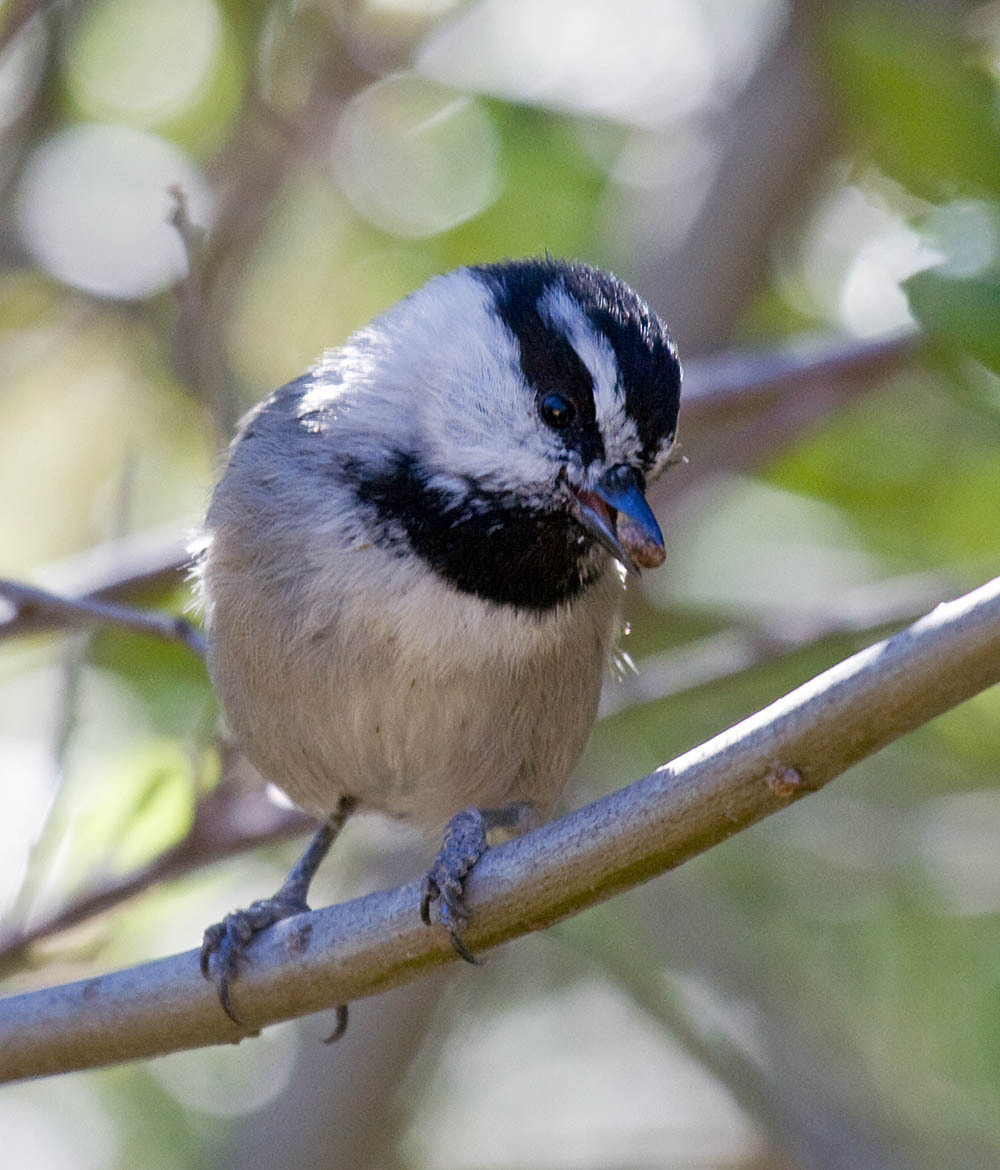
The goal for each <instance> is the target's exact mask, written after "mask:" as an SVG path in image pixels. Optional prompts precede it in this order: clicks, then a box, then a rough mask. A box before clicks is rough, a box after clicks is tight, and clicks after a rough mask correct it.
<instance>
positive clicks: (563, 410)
mask: <svg viewBox="0 0 1000 1170" xmlns="http://www.w3.org/2000/svg"><path fill="white" fill-rule="evenodd" d="M538 413H539V414H540V415H541V418H542V422H543V423H545V425H546V426H550V427H552V429H553V430H556V431H561V430H564V429H565V428H566V427H568V426H569V424H570V423H571V422H572V421H573V419H574V417H575V415H576V407H575V406H574V405H573V403H572V402H570V400H569V399H568V398H565V397H563V395H562V394H559V393H558V392H557V391H555V390H550V391H549V392H548V393H547V394H543V395H542V397H541V398H540V399H539V401H538Z"/></svg>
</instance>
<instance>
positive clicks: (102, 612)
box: [0, 578, 205, 655]
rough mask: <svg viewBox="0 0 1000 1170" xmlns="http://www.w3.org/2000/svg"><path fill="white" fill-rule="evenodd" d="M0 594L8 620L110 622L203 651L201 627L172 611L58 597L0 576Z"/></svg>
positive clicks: (89, 624) (81, 623)
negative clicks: (7, 609) (10, 614)
mask: <svg viewBox="0 0 1000 1170" xmlns="http://www.w3.org/2000/svg"><path fill="white" fill-rule="evenodd" d="M0 598H3V599H4V600H6V601H8V602H9V603H10V604H11V605H12V606H13V607H14V616H13V617H11V618H9V619H8V621H9V622H13V621H16V620H17V619H19V618H20V619H22V620H24V619H29V620H30V619H32V618H33V619H35V620H36V621H37V620H38V619H41V620H42V621H43V622H46V623H49V624H51V625H56V626H83V627H92V626H114V627H117V628H119V629H125V630H130V631H131V632H132V633H134V634H145V635H146V636H147V637H150V638H158V639H159V640H160V641H162V642H180V643H181V645H182V646H186V647H187V648H188V649H189V650H193V651H194V653H195V654H200V655H204V653H205V639H204V637H203V636H202V634H201V631H200V630H198V629H197V628H196V627H195V626H193V625H192V624H191V623H190V622H189V621H188V620H187V618H182V617H175V616H174V615H173V614H168V613H157V612H154V611H152V610H144V609H135V608H133V607H132V606H125V605H116V604H115V603H114V602H112V601H101V600H100V598H95V597H76V598H74V597H60V596H58V595H57V594H55V593H49V592H48V591H47V590H45V589H37V588H35V586H33V585H22V584H21V583H20V582H18V581H7V580H4V579H3V578H0Z"/></svg>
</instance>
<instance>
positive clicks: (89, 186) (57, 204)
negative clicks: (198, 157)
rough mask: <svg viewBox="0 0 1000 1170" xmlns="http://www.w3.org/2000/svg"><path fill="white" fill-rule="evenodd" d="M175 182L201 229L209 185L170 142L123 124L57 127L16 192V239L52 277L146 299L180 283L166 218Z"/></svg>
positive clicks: (179, 250) (181, 260)
mask: <svg viewBox="0 0 1000 1170" xmlns="http://www.w3.org/2000/svg"><path fill="white" fill-rule="evenodd" d="M173 186H179V187H180V188H181V189H182V190H183V192H184V194H185V196H186V198H187V202H188V209H189V214H190V216H191V219H192V220H193V221H194V222H195V223H197V224H200V225H204V226H207V224H208V218H209V214H210V209H211V199H210V195H209V190H208V185H207V183H206V182H205V180H204V178H203V177H202V175H201V173H200V171H199V170H198V168H197V167H196V166H195V164H194V163H193V162H192V161H191V159H190V158H189V157H188V156H187V155H186V154H185V153H184V152H183V151H182V150H181V149H180V148H179V147H177V146H175V145H174V144H173V143H172V142H168V141H167V140H166V139H164V138H160V137H158V136H157V135H155V134H149V133H146V132H145V131H142V130H135V129H132V128H130V127H127V126H114V125H103V124H94V123H87V124H83V125H79V126H73V127H71V128H70V129H68V130H63V131H62V132H61V133H59V134H56V135H55V136H54V137H52V138H50V139H48V140H47V141H46V142H44V143H42V145H41V146H39V147H38V148H37V149H36V150H35V151H34V153H33V154H32V156H31V157H30V158H29V160H28V162H27V165H26V166H25V168H24V172H23V175H22V178H21V183H20V187H19V189H18V193H17V204H16V216H17V224H18V228H19V230H20V233H21V237H22V239H23V241H24V245H25V247H26V248H27V250H28V251H29V252H30V254H31V255H32V257H33V258H34V259H35V260H36V261H37V262H38V264H40V265H41V266H42V267H43V268H45V269H46V270H47V271H49V272H50V273H51V274H52V275H53V276H55V277H57V278H58V279H59V280H62V281H65V283H67V284H71V285H74V286H75V287H77V288H81V289H84V290H85V291H87V292H91V293H96V294H98V295H99V296H106V297H120V298H123V299H136V298H141V297H147V296H151V295H153V294H154V293H157V292H160V291H161V290H162V289H164V288H167V287H168V286H169V285H171V284H173V283H174V282H175V281H177V280H179V279H181V278H182V277H183V276H184V275H185V273H186V272H187V258H186V256H185V253H184V248H183V246H182V244H181V240H180V237H179V236H178V234H177V231H176V229H175V228H174V227H172V226H171V224H170V223H169V220H168V217H169V215H170V211H171V208H172V206H173V200H172V197H171V195H170V189H171V187H173Z"/></svg>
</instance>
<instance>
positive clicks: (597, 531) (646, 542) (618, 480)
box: [573, 463, 667, 573]
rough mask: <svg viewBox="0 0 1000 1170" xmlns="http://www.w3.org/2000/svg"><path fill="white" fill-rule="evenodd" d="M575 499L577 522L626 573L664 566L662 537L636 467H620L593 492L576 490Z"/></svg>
mask: <svg viewBox="0 0 1000 1170" xmlns="http://www.w3.org/2000/svg"><path fill="white" fill-rule="evenodd" d="M573 499H574V509H573V512H574V515H575V516H576V519H577V520H578V521H579V522H580V524H582V525H583V527H584V528H585V529H586V530H587V531H588V532H589V533H590V534H591V536H593V537H594V539H595V540H597V541H598V543H600V544H602V545H604V547H605V548H606V549H607V550H608V552H610V553H611V554H612V555H613V556H615V557H617V558H618V560H620V561H621V563H622V564H623V565H624V566H625V567H626V568H627V569H631V570H632V572H633V573H638V572H639V570H640V569H655V568H656V567H657V566H659V565H662V564H663V562H664V560H665V559H666V555H667V554H666V550H665V549H664V547H663V533H662V532H661V531H660V526H659V524H657V522H656V517H655V516H654V515H653V512H652V509H651V508H650V506H649V504H647V503H646V497H645V496H644V495H643V486H642V477H641V476H640V474H639V472H638V471H636V470H635V468H634V467H630V466H629V465H628V464H627V463H619V464H618V465H617V466H615V467H612V468H610V469H609V470H608V471H606V472H605V473H604V474H603V475H602V476H601V478H600V479H599V480H598V481H597V483H596V484H595V485H594V487H593V488H592V489H584V488H574V489H573Z"/></svg>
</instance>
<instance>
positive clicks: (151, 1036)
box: [0, 578, 1000, 1080]
mask: <svg viewBox="0 0 1000 1170" xmlns="http://www.w3.org/2000/svg"><path fill="white" fill-rule="evenodd" d="M997 682H1000V578H997V579H996V580H994V581H991V582H989V583H988V584H987V585H984V586H982V587H981V588H979V589H977V590H975V591H974V592H972V593H970V594H967V595H966V596H965V597H961V598H959V599H958V600H957V601H953V602H950V603H948V604H944V605H939V606H938V607H937V608H936V609H935V610H934V611H933V612H931V613H930V614H928V615H927V616H926V617H924V618H922V619H921V620H920V621H918V622H916V623H915V624H914V625H912V626H911V627H909V628H908V629H907V630H904V631H903V632H902V633H900V634H897V635H896V636H895V637H893V638H891V639H889V640H888V641H886V642H881V643H878V644H877V645H875V646H872V647H870V648H869V649H867V650H864V651H862V652H861V653H860V654H856V655H854V656H853V657H851V658H849V659H847V660H846V661H844V662H842V663H840V664H839V665H837V666H835V667H833V668H832V669H830V670H828V671H826V672H825V673H824V674H822V675H819V676H818V677H817V678H814V679H812V680H811V681H810V682H808V683H806V684H805V685H804V686H801V687H799V688H798V689H796V690H795V691H792V692H791V693H790V694H788V695H786V696H785V697H784V698H782V699H779V700H778V701H777V702H776V703H773V704H772V705H771V706H769V707H767V708H766V709H765V710H763V711H761V712H758V714H756V715H753V716H751V717H750V718H749V719H746V720H744V721H743V722H742V723H740V724H737V725H736V726H735V727H732V728H730V729H729V730H728V731H725V732H723V733H722V734H721V735H719V736H716V737H715V739H713V740H710V741H709V742H708V743H705V744H703V745H701V746H700V747H697V748H694V749H693V750H691V751H689V752H686V753H685V754H684V755H683V756H680V757H679V758H677V759H676V760H674V761H673V762H672V763H670V764H667V765H664V766H663V767H661V768H658V769H657V770H656V771H655V772H653V773H652V774H651V775H649V776H646V777H645V778H644V779H642V780H639V781H637V782H636V783H634V784H632V785H630V786H629V787H627V788H624V789H622V790H620V791H619V792H615V793H613V794H612V795H610V796H607V797H604V798H603V799H601V800H598V801H595V802H594V803H593V804H590V805H587V806H586V807H584V808H582V809H579V810H577V811H576V812H574V813H572V814H570V815H569V816H567V817H563V818H562V819H560V820H558V821H554V822H552V823H551V824H548V825H545V826H543V827H542V828H541V829H538V830H536V831H535V832H533V833H529V834H528V835H527V836H525V837H521V838H519V839H517V840H515V841H511V842H509V843H508V844H506V845H503V846H500V847H499V848H496V849H493V850H489V851H488V852H487V853H486V855H485V856H484V857H483V858H482V860H481V861H480V862H479V864H478V865H477V866H476V868H475V870H474V872H473V874H472V876H471V879H470V881H469V884H468V890H467V894H468V897H467V903H468V907H469V910H470V912H471V920H470V923H469V926H468V929H467V931H466V933H465V941H466V943H467V944H468V945H469V946H470V947H471V948H472V949H473V950H480V951H481V950H484V949H488V948H490V947H494V946H497V945H498V944H500V943H502V942H506V941H508V940H510V939H512V938H515V937H517V936H519V935H522V934H525V933H527V932H529V931H531V930H538V929H542V928H543V927H545V926H548V925H551V924H552V923H554V922H557V921H559V920H560V919H562V918H566V917H568V916H569V915H571V914H575V913H577V912H579V911H580V910H582V909H584V908H585V907H586V906H589V905H593V904H594V903H596V902H599V901H603V900H604V899H606V898H609V897H611V896H612V895H614V894H616V893H619V892H621V891H622V890H625V889H628V888H629V887H631V886H634V885H636V884H638V883H639V882H643V881H646V880H648V879H649V878H652V877H654V876H656V875H657V874H660V873H663V872H664V871H665V870H668V869H671V868H673V867H675V866H677V865H680V864H681V863H682V862H684V861H686V860H688V859H689V858H691V857H693V856H695V855H696V854H698V853H700V852H702V851H703V850H705V849H707V848H709V847H711V846H712V845H715V844H717V843H719V842H720V841H723V840H725V839H726V838H728V837H730V836H732V835H733V834H734V833H736V832H737V831H738V830H740V829H743V828H746V827H747V826H749V825H751V824H753V823H755V822H756V821H758V820H760V819H761V818H763V817H765V816H768V815H770V814H772V813H774V812H777V811H778V810H779V809H781V808H783V807H785V806H787V805H788V804H789V803H790V802H792V801H794V800H796V799H798V798H800V797H803V796H806V795H807V794H809V793H812V792H815V791H816V790H817V789H819V788H821V787H823V785H825V784H826V783H827V782H828V781H830V780H832V779H833V778H834V777H835V776H837V775H839V774H840V773H841V772H843V771H844V770H845V769H846V768H848V767H850V765H852V764H854V763H856V762H857V761H859V760H861V759H864V758H865V757H866V756H868V755H870V754H871V753H872V752H875V751H877V750H878V749H879V748H881V747H884V746H885V745H886V744H888V743H890V742H892V740H894V739H896V738H898V737H899V736H901V735H903V734H905V733H906V732H908V731H912V730H913V729H914V728H916V727H919V726H920V725H921V724H922V723H925V722H927V721H928V720H929V719H931V718H933V717H934V716H935V715H938V714H940V713H941V712H943V711H946V710H948V709H949V708H951V707H953V706H955V705H956V704H957V703H960V702H962V701H964V700H965V699H968V698H971V697H972V696H973V695H975V694H977V693H978V692H979V691H981V690H984V689H985V688H986V687H988V686H991V685H993V684H995V683H997ZM419 898H420V894H419V883H418V882H411V883H410V884H408V885H406V886H402V887H399V888H397V889H394V890H388V891H383V892H381V893H377V894H370V895H368V896H367V897H365V898H360V899H356V900H354V901H352V902H348V903H345V904H343V905H340V906H333V907H330V908H328V909H326V910H321V911H317V912H314V913H310V914H307V915H300V916H298V917H296V918H293V919H289V920H288V921H287V922H285V923H281V924H279V925H278V926H276V927H274V928H272V929H271V930H269V931H267V932H265V933H264V934H263V935H261V936H260V937H259V938H258V939H256V940H255V941H254V942H253V943H252V944H251V947H250V962H249V964H248V965H247V967H246V968H245V969H243V970H241V972H240V978H239V979H238V981H237V982H236V984H235V985H234V989H233V990H234V992H235V998H236V1001H237V1003H236V1006H237V1010H238V1012H239V1014H240V1016H241V1018H242V1019H244V1020H247V1021H249V1022H250V1025H251V1029H252V1030H254V1031H256V1030H258V1029H259V1028H261V1027H264V1026H266V1025H267V1024H271V1023H275V1022H277V1021H279V1020H283V1019H289V1018H292V1017H295V1016H300V1015H304V1014H306V1013H309V1012H314V1011H319V1010H323V1009H329V1008H331V1007H334V1006H336V1005H337V1004H341V1003H347V1002H348V1001H350V1000H353V999H357V998H359V997H361V996H366V995H373V994H376V993H377V992H380V991H383V990H385V989H387V988H389V987H392V986H397V985H399V984H402V983H406V982H410V981H412V980H414V979H416V978H419V977H420V975H422V974H423V973H425V972H427V971H429V970H431V969H433V968H437V967H439V966H441V965H442V964H444V963H447V962H451V961H454V960H455V954H454V951H453V950H452V948H451V945H450V943H449V942H448V939H447V936H446V935H445V932H444V931H441V930H436V929H428V928H427V927H425V926H424V925H423V924H422V923H421V921H420V917H419V914H418V905H419ZM248 1034H250V1030H249V1029H240V1028H238V1027H237V1026H236V1025H234V1024H233V1023H232V1022H231V1021H230V1020H229V1019H228V1017H226V1016H225V1015H224V1013H223V1012H222V1010H221V1008H220V1007H219V1004H218V1000H217V998H216V994H215V989H214V987H213V986H212V985H210V984H209V983H207V982H206V981H205V980H203V979H202V978H201V975H200V972H199V969H198V953H197V951H194V950H192V951H188V952H186V953H184V954H180V955H173V956H171V957H170V958H166V959H161V960H159V961H156V962H153V963H146V964H143V965H142V966H139V967H134V968H131V969H129V970H126V971H118V972H114V973H112V974H108V975H104V976H99V977H96V978H92V979H86V980H83V981H81V982H78V983H72V984H67V985H64V986H60V987H55V988H50V989H48V990H44V991H36V992H31V993H28V994H25V995H20V996H14V997H11V998H10V999H7V1000H4V1001H0V1079H2V1080H16V1079H19V1078H24V1077H31V1076H42V1075H47V1074H53V1073H58V1072H65V1071H69V1070H71V1069H79V1068H90V1067H95V1066H98V1065H103V1064H108V1063H113V1062H116V1061H122V1060H132V1059H137V1058H141V1057H149V1056H153V1055H157V1054H160V1053H164V1052H171V1051H176V1050H178V1049H182V1048H193V1047H202V1046H206V1045H209V1044H218V1043H225V1042H232V1041H236V1040H239V1039H242V1038H243V1037H245V1036H246V1035H248Z"/></svg>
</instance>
